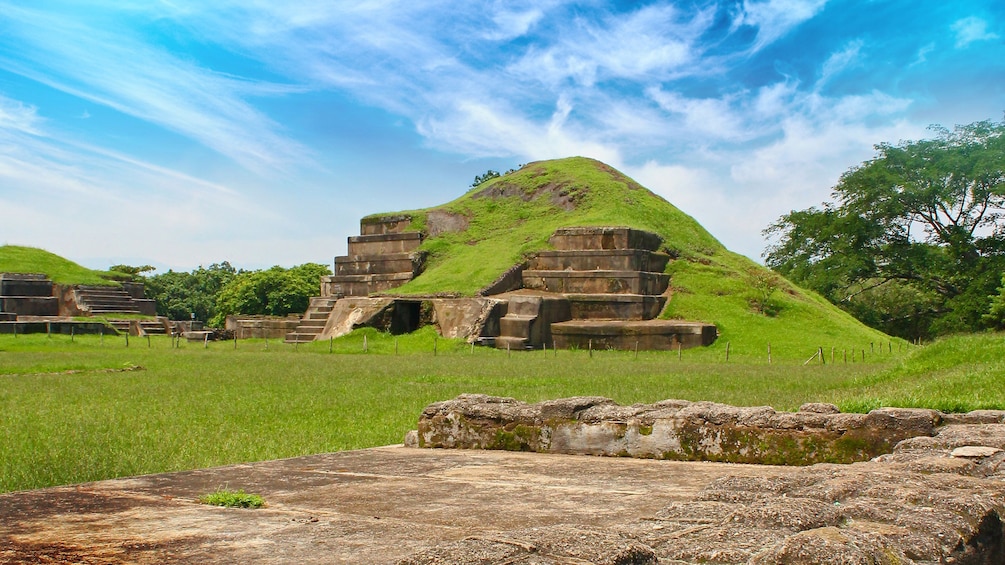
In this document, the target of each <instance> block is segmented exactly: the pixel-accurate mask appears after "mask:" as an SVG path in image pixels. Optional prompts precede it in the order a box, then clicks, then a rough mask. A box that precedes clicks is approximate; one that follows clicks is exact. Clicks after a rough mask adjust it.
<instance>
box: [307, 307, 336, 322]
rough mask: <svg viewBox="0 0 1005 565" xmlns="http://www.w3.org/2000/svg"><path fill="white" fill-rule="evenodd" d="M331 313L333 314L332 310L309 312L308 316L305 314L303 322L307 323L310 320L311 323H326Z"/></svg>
mask: <svg viewBox="0 0 1005 565" xmlns="http://www.w3.org/2000/svg"><path fill="white" fill-rule="evenodd" d="M331 312H332V309H331V308H328V309H326V310H315V311H308V312H307V313H306V314H304V317H303V320H305V321H307V320H310V321H317V320H320V321H322V322H324V321H326V320H327V319H328V315H329V314H331Z"/></svg>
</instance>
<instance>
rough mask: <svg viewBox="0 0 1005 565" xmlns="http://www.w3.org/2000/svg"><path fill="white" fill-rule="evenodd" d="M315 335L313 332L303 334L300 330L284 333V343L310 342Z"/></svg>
mask: <svg viewBox="0 0 1005 565" xmlns="http://www.w3.org/2000/svg"><path fill="white" fill-rule="evenodd" d="M316 337H317V336H316V335H314V334H304V333H300V332H290V333H288V334H286V339H285V340H284V341H285V342H286V343H311V342H312V341H314V340H315V338H316Z"/></svg>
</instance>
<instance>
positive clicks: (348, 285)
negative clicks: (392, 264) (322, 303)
mask: <svg viewBox="0 0 1005 565" xmlns="http://www.w3.org/2000/svg"><path fill="white" fill-rule="evenodd" d="M410 280H412V273H389V274H375V275H343V276H335V275H331V276H327V277H323V278H322V284H324V285H326V286H328V288H330V289H333V290H335V289H337V290H339V291H340V293H341V294H342V295H344V296H369V295H370V294H372V293H374V292H384V291H387V290H391V289H394V288H398V287H399V286H401V285H403V284H405V283H407V282H408V281H410Z"/></svg>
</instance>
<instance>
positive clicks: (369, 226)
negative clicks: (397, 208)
mask: <svg viewBox="0 0 1005 565" xmlns="http://www.w3.org/2000/svg"><path fill="white" fill-rule="evenodd" d="M410 223H412V216H409V215H408V214H392V215H390V216H373V217H369V218H363V219H362V220H360V221H359V233H360V234H362V235H382V234H388V233H402V232H404V231H405V228H407V227H408V225H409V224H410Z"/></svg>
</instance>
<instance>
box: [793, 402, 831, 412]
mask: <svg viewBox="0 0 1005 565" xmlns="http://www.w3.org/2000/svg"><path fill="white" fill-rule="evenodd" d="M799 411H800V412H810V413H813V414H839V413H840V412H841V410H840V409H839V408H838V407H837V406H836V405H834V404H827V403H824V402H807V403H806V404H803V405H802V406H800V407H799Z"/></svg>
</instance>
